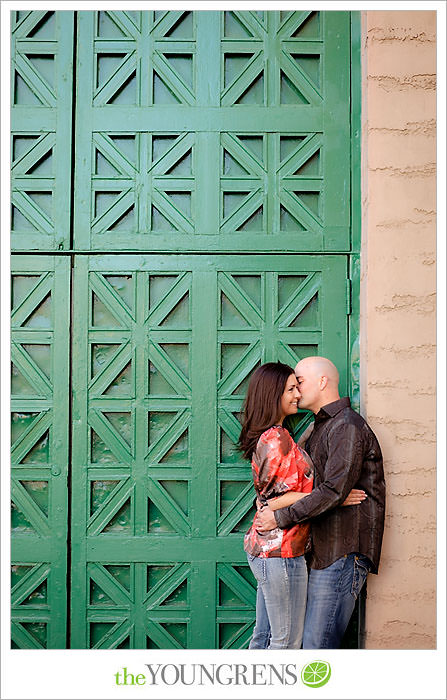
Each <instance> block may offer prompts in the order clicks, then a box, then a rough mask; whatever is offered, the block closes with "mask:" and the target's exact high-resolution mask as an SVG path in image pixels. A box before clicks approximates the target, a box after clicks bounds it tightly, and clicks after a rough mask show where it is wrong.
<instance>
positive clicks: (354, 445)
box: [275, 397, 385, 573]
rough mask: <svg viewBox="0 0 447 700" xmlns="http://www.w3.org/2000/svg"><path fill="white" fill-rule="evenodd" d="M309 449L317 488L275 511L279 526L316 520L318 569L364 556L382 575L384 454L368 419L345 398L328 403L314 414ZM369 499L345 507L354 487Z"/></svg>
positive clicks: (313, 555)
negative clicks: (347, 556)
mask: <svg viewBox="0 0 447 700" xmlns="http://www.w3.org/2000/svg"><path fill="white" fill-rule="evenodd" d="M306 451H307V452H308V453H309V455H310V456H311V458H312V461H313V463H314V467H315V475H314V489H313V491H312V492H311V493H310V494H309V495H308V496H306V497H305V498H303V499H301V500H300V501H297V502H296V503H294V504H293V505H291V506H289V507H287V508H280V509H279V510H276V511H275V519H276V522H277V523H278V525H279V527H290V526H291V525H293V524H294V523H300V522H303V521H304V520H308V519H309V518H311V532H312V553H311V557H310V565H311V567H312V568H313V569H325V568H326V567H327V566H329V565H330V564H333V563H334V561H336V560H337V559H339V558H340V557H342V556H344V555H345V554H349V553H350V552H359V553H360V554H364V555H365V556H367V557H368V558H369V559H370V561H371V564H372V569H371V571H372V572H373V573H377V569H378V566H379V559H380V550H381V546H382V536H383V527H384V516H385V479H384V475H383V461H382V453H381V450H380V446H379V443H378V441H377V438H376V436H375V435H374V433H373V432H372V430H371V428H370V427H369V426H368V424H367V423H366V421H365V420H364V419H363V418H362V417H361V416H360V415H359V414H358V413H356V411H354V410H353V409H352V408H351V402H350V400H349V398H347V397H345V398H342V399H339V400H338V401H334V402H333V403H330V404H327V405H326V406H324V407H323V408H321V409H320V411H319V412H318V413H317V415H316V416H315V424H314V429H313V431H312V433H311V435H310V437H309V438H308V440H307V442H306ZM353 488H357V489H363V490H364V491H365V492H366V494H367V496H368V497H367V498H366V499H365V500H364V501H363V502H362V503H361V504H359V505H357V506H342V505H341V504H342V503H343V501H344V500H345V498H346V496H347V495H348V493H349V492H350V490H351V489H353Z"/></svg>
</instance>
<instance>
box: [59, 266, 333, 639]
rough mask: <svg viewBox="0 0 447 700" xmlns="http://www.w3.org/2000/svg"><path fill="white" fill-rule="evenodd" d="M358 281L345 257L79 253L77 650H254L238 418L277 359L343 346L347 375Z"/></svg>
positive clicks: (247, 495)
mask: <svg viewBox="0 0 447 700" xmlns="http://www.w3.org/2000/svg"><path fill="white" fill-rule="evenodd" d="M345 279H346V259H345V258H342V257H336V256H326V257H322V256H300V257H299V259H298V260H297V259H296V258H294V257H293V256H285V255H275V256H271V255H270V256H265V257H262V258H259V257H257V256H250V257H249V258H247V256H240V255H232V256H219V255H214V256H186V255H171V256H147V255H134V256H118V255H114V256H94V257H90V258H89V257H82V258H81V257H80V256H79V257H78V258H77V262H76V267H75V280H74V302H75V308H77V312H75V314H76V315H75V318H74V339H73V341H74V347H73V350H74V366H73V396H74V402H75V403H74V412H73V504H74V505H73V523H72V536H73V540H72V542H73V579H72V586H73V588H72V591H73V595H72V644H73V646H75V647H80V648H84V647H87V648H117V647H122V646H126V647H130V648H211V649H212V648H243V647H245V646H246V644H247V641H248V639H249V636H250V634H251V630H252V626H253V619H254V605H255V587H254V582H253V580H252V578H251V576H250V575H249V571H248V567H247V563H246V560H245V556H244V552H243V547H242V539H243V533H244V532H245V531H246V530H247V528H248V526H249V522H250V520H251V518H252V517H253V510H252V501H253V487H252V477H251V468H250V465H249V464H248V463H244V462H243V461H242V460H241V458H240V456H239V455H238V453H237V450H236V449H235V442H236V441H237V438H238V434H239V428H240V425H239V422H238V419H237V416H238V413H239V411H240V408H241V402H242V400H243V396H244V392H245V387H246V384H247V380H248V378H249V376H250V374H251V372H252V371H253V369H254V368H255V367H256V366H257V365H258V364H259V363H262V362H266V361H270V360H275V359H280V360H282V361H284V362H289V363H291V364H292V365H293V364H295V363H296V362H297V360H299V359H300V358H301V357H305V356H306V355H313V354H316V353H321V354H330V355H331V356H332V357H333V358H334V360H335V361H336V362H337V365H338V366H339V367H340V369H341V370H342V376H343V381H344V383H345V382H346V336H347V332H346V328H347V316H346V298H345V293H346V284H345ZM306 418H307V416H301V420H303V421H305V420H306Z"/></svg>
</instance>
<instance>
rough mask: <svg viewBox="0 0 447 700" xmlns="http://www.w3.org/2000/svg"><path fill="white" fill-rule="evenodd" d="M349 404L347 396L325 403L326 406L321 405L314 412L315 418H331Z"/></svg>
mask: <svg viewBox="0 0 447 700" xmlns="http://www.w3.org/2000/svg"><path fill="white" fill-rule="evenodd" d="M350 405H351V401H350V399H349V396H344V397H343V398H342V399H337V401H332V403H327V404H326V406H322V407H321V408H320V410H319V411H318V413H317V414H316V416H315V418H316V419H318V420H324V419H326V418H333V417H334V416H335V415H337V413H340V411H342V410H343V409H344V408H349V406H350Z"/></svg>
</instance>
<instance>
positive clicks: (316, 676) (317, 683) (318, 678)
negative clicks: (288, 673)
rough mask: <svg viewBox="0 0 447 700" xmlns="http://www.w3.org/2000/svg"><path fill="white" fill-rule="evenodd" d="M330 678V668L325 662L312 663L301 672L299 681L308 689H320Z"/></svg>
mask: <svg viewBox="0 0 447 700" xmlns="http://www.w3.org/2000/svg"><path fill="white" fill-rule="evenodd" d="M330 677H331V667H330V666H329V664H328V663H327V661H312V662H311V663H310V664H307V666H304V667H303V670H302V671H301V680H302V681H303V683H304V685H308V686H309V688H321V686H322V685H326V683H327V682H328V680H329V678H330Z"/></svg>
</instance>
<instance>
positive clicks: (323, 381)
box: [320, 377, 327, 391]
mask: <svg viewBox="0 0 447 700" xmlns="http://www.w3.org/2000/svg"><path fill="white" fill-rule="evenodd" d="M326 387H327V377H320V391H323V389H326Z"/></svg>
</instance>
